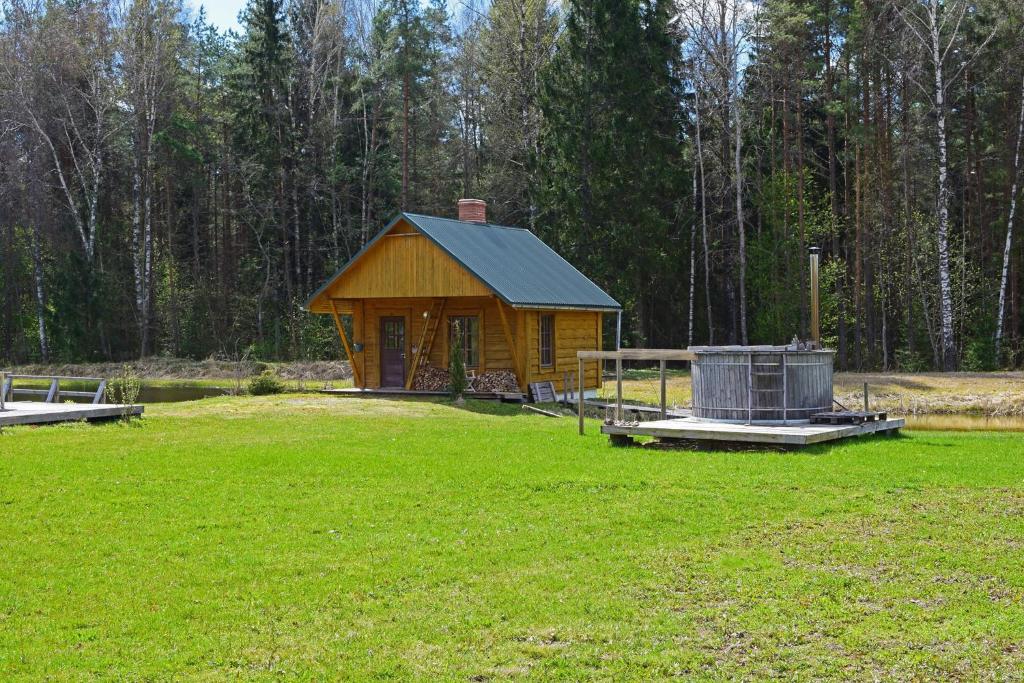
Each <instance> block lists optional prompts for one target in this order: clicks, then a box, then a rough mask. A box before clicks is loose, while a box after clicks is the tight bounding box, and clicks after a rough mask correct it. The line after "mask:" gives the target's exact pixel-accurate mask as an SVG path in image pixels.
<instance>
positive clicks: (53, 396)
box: [45, 377, 59, 403]
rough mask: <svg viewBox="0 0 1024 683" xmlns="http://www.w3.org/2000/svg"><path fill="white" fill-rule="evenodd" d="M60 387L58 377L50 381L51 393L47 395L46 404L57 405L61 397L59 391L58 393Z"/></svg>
mask: <svg viewBox="0 0 1024 683" xmlns="http://www.w3.org/2000/svg"><path fill="white" fill-rule="evenodd" d="M58 386H59V385H58V382H57V378H56V377H54V378H53V379H51V380H50V391H49V393H47V394H46V401H45V402H46V403H56V402H57V397H58V395H59V394H58V391H57V389H58Z"/></svg>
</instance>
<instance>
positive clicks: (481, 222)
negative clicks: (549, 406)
mask: <svg viewBox="0 0 1024 683" xmlns="http://www.w3.org/2000/svg"><path fill="white" fill-rule="evenodd" d="M306 309H307V310H309V311H310V312H312V313H320V314H326V315H331V316H333V317H334V321H335V324H336V326H337V329H338V334H339V336H340V337H341V343H342V347H343V348H344V350H345V352H346V354H347V355H348V357H349V359H350V360H351V362H352V374H353V381H354V383H355V386H356V387H359V388H364V389H379V388H387V389H397V388H401V389H411V388H413V386H414V378H415V374H416V371H417V369H419V368H423V367H427V366H434V367H438V368H443V369H445V370H447V368H448V358H449V349H450V344H451V343H452V342H453V337H452V335H453V334H455V331H456V330H458V333H459V334H461V335H462V342H463V343H462V348H463V354H464V358H465V361H466V368H467V370H469V371H470V372H472V373H473V374H475V375H481V374H483V373H486V372H488V371H491V370H511V371H513V372H514V373H515V375H516V378H517V380H518V384H519V388H520V391H523V392H525V391H526V390H527V385H528V384H529V383H531V382H540V381H546V380H550V381H552V382H554V383H555V386H556V389H558V390H561V389H562V388H563V387H562V384H563V377H564V375H565V373H573V374H574V375H575V373H576V372H577V360H576V352H577V351H580V350H600V349H601V348H602V328H603V317H604V315H605V314H607V313H614V312H617V311H619V310H620V306H619V304H618V302H616V301H615V300H614V299H612V298H611V297H610V296H608V294H606V293H605V292H604V291H602V290H601V288H600V287H598V286H597V285H595V284H594V283H593V282H591V281H590V280H589V279H587V278H586V277H585V276H584V275H583V274H582V273H580V272H579V271H578V270H576V269H575V268H573V267H572V265H570V264H569V263H568V262H567V261H566V260H565V259H563V258H562V257H561V256H559V255H558V254H557V253H555V252H554V251H553V250H552V249H551V248H550V247H548V246H547V245H546V244H544V243H543V242H542V241H541V240H540V239H538V238H537V236H536V235H534V234H533V233H532V232H530V231H529V230H524V229H522V228H512V227H506V226H502V225H493V224H490V223H488V222H487V219H486V204H485V203H484V202H482V201H480V200H475V199H464V200H461V201H459V219H458V220H454V219H449V218H437V217H434V216H422V215H417V214H411V213H401V214H399V215H397V216H396V217H395V218H394V219H393V220H392V221H391V222H390V223H388V224H387V226H385V227H384V229H383V230H381V231H380V233H378V234H377V236H376V237H374V238H373V239H372V240H371V241H370V242H368V243H367V244H366V246H365V247H364V248H363V249H362V250H361V251H360V252H359V253H358V254H356V255H355V257H353V258H352V260H351V261H349V262H348V263H347V264H346V265H345V266H344V267H343V268H342V269H341V270H339V271H338V272H337V273H335V274H334V275H333V276H332V277H331V278H330V279H329V280H327V282H325V283H324V285H323V286H322V287H321V288H320V289H319V290H317V291H316V293H315V294H313V296H311V297H310V299H309V301H308V302H307V303H306ZM456 323H457V324H456ZM584 374H585V377H584V385H585V387H587V388H596V387H598V386H600V382H601V377H600V368H599V366H598V362H597V361H594V362H593V363H592V364H590V363H588V364H587V367H586V371H585V373H584Z"/></svg>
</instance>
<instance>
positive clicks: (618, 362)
mask: <svg viewBox="0 0 1024 683" xmlns="http://www.w3.org/2000/svg"><path fill="white" fill-rule="evenodd" d="M615 421H616V422H622V357H621V356H620V357H617V358H616V359H615Z"/></svg>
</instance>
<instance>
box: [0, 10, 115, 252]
mask: <svg viewBox="0 0 1024 683" xmlns="http://www.w3.org/2000/svg"><path fill="white" fill-rule="evenodd" d="M38 11H39V9H38V7H29V6H27V5H22V4H20V3H19V6H18V14H19V15H20V16H22V17H24V18H25V19H24V20H25V21H26V22H28V23H29V25H30V30H31V32H32V39H31V40H30V41H28V42H27V43H26V50H25V51H24V53H23V55H22V57H23V59H24V60H25V65H26V66H27V67H28V68H29V69H30V70H31V73H32V75H33V79H38V80H33V79H17V80H15V81H14V82H15V84H16V88H17V91H16V93H15V101H16V102H17V103H18V104H19V112H18V113H19V115H20V116H19V118H20V122H21V124H22V125H23V126H24V127H26V128H28V129H30V130H31V131H32V132H33V133H34V134H35V135H37V136H38V137H39V140H40V141H41V142H42V144H43V145H44V146H45V149H46V151H47V154H48V157H49V158H50V160H51V161H52V163H53V168H52V171H53V174H54V176H55V178H56V181H57V185H58V187H59V193H58V194H59V196H60V197H61V198H62V199H63V200H64V203H65V204H66V206H67V209H68V214H69V216H70V217H71V221H72V224H73V225H74V228H75V232H76V235H77V238H78V241H79V243H80V244H81V247H82V253H83V254H84V256H85V259H86V262H87V263H88V264H90V265H92V264H93V262H94V260H95V257H96V244H97V236H98V231H99V205H100V201H101V199H102V196H103V183H104V171H105V164H106V162H107V151H108V148H109V146H110V144H111V140H112V137H113V136H114V135H115V134H116V132H117V130H116V127H115V125H114V124H113V121H114V112H115V109H116V106H117V103H116V98H115V93H114V87H113V86H114V77H113V76H114V65H115V59H116V58H115V45H114V37H113V31H112V29H111V26H112V21H111V14H112V12H111V7H110V6H109V5H108V4H106V3H105V2H96V3H89V4H87V5H83V6H81V7H78V8H70V7H66V6H63V5H54V6H51V7H49V8H48V9H47V16H46V21H45V22H44V21H42V16H41V15H40V14H38ZM12 12H13V10H12ZM5 66H6V68H17V67H16V65H15V64H11V63H9V64H7V65H5ZM38 92H42V93H45V95H40V96H38V97H37V96H35V94H36V93H38Z"/></svg>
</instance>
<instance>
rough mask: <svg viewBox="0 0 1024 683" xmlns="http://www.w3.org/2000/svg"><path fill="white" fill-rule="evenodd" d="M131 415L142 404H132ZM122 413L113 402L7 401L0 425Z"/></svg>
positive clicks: (117, 415) (121, 407)
mask: <svg viewBox="0 0 1024 683" xmlns="http://www.w3.org/2000/svg"><path fill="white" fill-rule="evenodd" d="M131 412H132V415H141V414H142V406H133V407H132V408H131ZM123 414H124V407H123V406H119V405H116V404H113V403H95V404H92V403H43V402H42V401H7V402H6V403H5V404H4V410H2V411H0V427H10V426H13V425H35V424H47V423H52V422H75V421H78V420H106V419H110V418H118V417H121V416H122V415H123Z"/></svg>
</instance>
